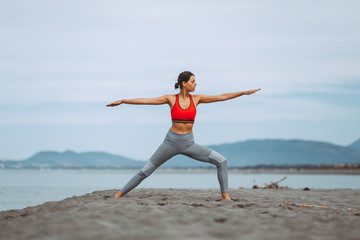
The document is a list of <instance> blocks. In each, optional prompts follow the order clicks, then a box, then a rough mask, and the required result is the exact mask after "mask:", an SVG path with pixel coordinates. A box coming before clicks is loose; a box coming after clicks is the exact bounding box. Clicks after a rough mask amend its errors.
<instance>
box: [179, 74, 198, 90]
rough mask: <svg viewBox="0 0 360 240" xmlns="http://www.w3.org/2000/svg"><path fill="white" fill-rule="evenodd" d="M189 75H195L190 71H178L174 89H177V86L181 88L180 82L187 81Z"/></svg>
mask: <svg viewBox="0 0 360 240" xmlns="http://www.w3.org/2000/svg"><path fill="white" fill-rule="evenodd" d="M191 76H195V75H194V74H193V73H192V72H190V71H184V72H182V73H180V75H179V77H178V79H177V83H175V89H178V88H179V87H180V89H181V88H182V83H183V82H187V81H189V79H190V77H191Z"/></svg>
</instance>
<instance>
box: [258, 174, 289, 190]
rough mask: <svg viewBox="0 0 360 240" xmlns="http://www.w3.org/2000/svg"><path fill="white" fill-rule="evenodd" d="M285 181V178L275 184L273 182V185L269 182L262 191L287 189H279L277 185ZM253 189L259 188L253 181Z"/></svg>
mask: <svg viewBox="0 0 360 240" xmlns="http://www.w3.org/2000/svg"><path fill="white" fill-rule="evenodd" d="M285 179H286V176H285V177H283V178H282V179H280V180H279V181H277V182H274V183H273V182H271V183H270V184H267V185H265V187H263V189H287V188H288V187H279V185H278V183H279V182H281V181H284V180H285ZM253 188H255V189H257V188H259V186H258V185H256V184H255V181H254V185H253Z"/></svg>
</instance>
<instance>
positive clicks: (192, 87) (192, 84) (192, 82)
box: [182, 76, 197, 92]
mask: <svg viewBox="0 0 360 240" xmlns="http://www.w3.org/2000/svg"><path fill="white" fill-rule="evenodd" d="M182 84H183V88H185V89H186V90H188V91H189V92H194V91H195V87H196V85H197V84H196V82H195V76H191V77H190V79H189V81H187V82H182Z"/></svg>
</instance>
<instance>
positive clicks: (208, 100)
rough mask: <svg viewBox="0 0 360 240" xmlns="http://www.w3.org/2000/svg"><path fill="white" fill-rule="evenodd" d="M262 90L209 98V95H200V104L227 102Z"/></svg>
mask: <svg viewBox="0 0 360 240" xmlns="http://www.w3.org/2000/svg"><path fill="white" fill-rule="evenodd" d="M260 90H261V88H258V89H255V90H249V91H243V92H235V93H224V94H220V95H214V96H208V95H198V98H199V103H212V102H219V101H226V100H229V99H233V98H237V97H240V96H242V95H250V94H253V93H256V92H257V91H260Z"/></svg>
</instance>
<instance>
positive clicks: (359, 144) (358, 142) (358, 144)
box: [349, 138, 360, 151]
mask: <svg viewBox="0 0 360 240" xmlns="http://www.w3.org/2000/svg"><path fill="white" fill-rule="evenodd" d="M349 148H353V149H356V150H359V151H360V138H359V139H358V140H356V141H355V142H353V143H352V144H350V145H349Z"/></svg>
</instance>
